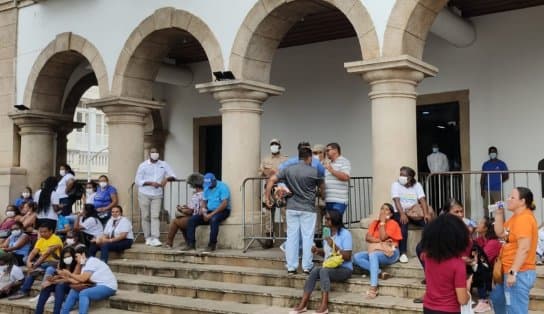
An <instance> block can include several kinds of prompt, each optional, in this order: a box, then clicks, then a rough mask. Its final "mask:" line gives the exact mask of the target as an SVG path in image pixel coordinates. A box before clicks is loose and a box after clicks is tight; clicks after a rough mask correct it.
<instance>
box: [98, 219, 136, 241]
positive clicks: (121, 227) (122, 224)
mask: <svg viewBox="0 0 544 314" xmlns="http://www.w3.org/2000/svg"><path fill="white" fill-rule="evenodd" d="M113 221H114V220H113V217H111V218H110V220H108V222H107V223H106V227H104V234H105V235H106V236H108V237H110V236H111V233H112V231H113V236H114V237H116V236H118V235H119V234H120V233H123V232H127V233H128V234H127V237H126V238H127V239H134V234H133V233H132V224H131V223H130V220H128V218H126V217H121V218H119V221H118V222H117V224H116V226H115V227H114V226H113Z"/></svg>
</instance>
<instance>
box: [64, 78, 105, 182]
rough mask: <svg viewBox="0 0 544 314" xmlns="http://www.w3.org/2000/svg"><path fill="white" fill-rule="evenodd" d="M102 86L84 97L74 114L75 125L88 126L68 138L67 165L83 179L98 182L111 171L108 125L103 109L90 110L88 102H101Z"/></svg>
mask: <svg viewBox="0 0 544 314" xmlns="http://www.w3.org/2000/svg"><path fill="white" fill-rule="evenodd" d="M98 98H99V94H98V87H96V86H93V87H91V88H89V89H88V90H87V91H86V92H85V94H83V96H82V98H81V101H80V102H79V105H78V106H77V108H76V111H75V114H74V122H81V123H85V126H84V127H82V128H79V129H74V130H73V131H72V132H71V133H70V134H69V135H68V145H67V146H68V149H67V151H68V155H67V158H66V161H67V163H68V164H69V165H70V166H71V167H72V170H74V172H76V177H77V178H79V179H83V178H87V179H89V178H90V179H96V178H97V177H98V176H99V175H101V174H107V172H108V125H107V123H106V117H105V115H104V113H103V112H102V111H101V110H97V109H96V108H92V107H88V106H87V102H89V101H90V100H94V99H98Z"/></svg>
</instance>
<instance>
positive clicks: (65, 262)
mask: <svg viewBox="0 0 544 314" xmlns="http://www.w3.org/2000/svg"><path fill="white" fill-rule="evenodd" d="M62 260H63V261H64V264H66V265H71V264H72V262H73V261H74V258H73V257H71V256H68V257H65V258H63V259H62Z"/></svg>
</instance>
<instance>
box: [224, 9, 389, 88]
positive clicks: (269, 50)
mask: <svg viewBox="0 0 544 314" xmlns="http://www.w3.org/2000/svg"><path fill="white" fill-rule="evenodd" d="M319 2H324V3H327V4H329V5H331V6H333V7H335V8H336V9H338V10H339V11H341V12H342V13H343V14H344V15H345V16H346V18H347V19H348V20H349V21H350V23H351V25H352V26H353V28H354V29H355V32H356V34H357V39H358V40H359V45H360V49H361V56H362V59H373V58H377V57H379V54H380V47H379V43H378V37H377V35H376V30H375V28H374V23H373V22H372V19H371V18H370V15H369V14H368V12H367V10H366V8H365V7H364V5H363V4H362V2H361V1H360V0H342V1H337V0H336V1H335V0H319ZM315 8H316V1H315V0H312V1H311V0H296V1H293V0H282V1H277V0H275V1H272V0H259V1H258V2H257V3H256V4H255V5H254V6H253V8H252V9H251V10H250V11H249V13H248V14H247V16H246V18H245V20H244V21H243V23H242V25H241V27H240V29H239V30H238V33H237V35H236V39H235V40H234V44H233V47H232V53H231V56H230V63H229V66H230V69H231V70H232V71H233V73H234V75H235V76H236V77H237V78H240V79H247V80H253V81H260V82H265V83H268V82H269V80H270V70H271V66H272V59H273V58H274V53H275V52H276V50H277V47H278V45H279V44H280V42H281V40H282V38H283V37H284V36H285V34H286V33H287V32H288V31H289V29H290V28H291V27H292V26H293V25H294V24H295V23H296V22H298V21H300V19H301V18H303V17H304V16H305V15H307V14H309V13H312V12H314V10H315Z"/></svg>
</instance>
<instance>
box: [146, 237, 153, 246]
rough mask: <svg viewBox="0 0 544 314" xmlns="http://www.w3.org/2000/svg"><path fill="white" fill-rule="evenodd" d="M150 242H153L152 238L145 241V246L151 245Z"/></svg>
mask: <svg viewBox="0 0 544 314" xmlns="http://www.w3.org/2000/svg"><path fill="white" fill-rule="evenodd" d="M151 240H153V238H146V239H145V245H147V246H149V245H151Z"/></svg>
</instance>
